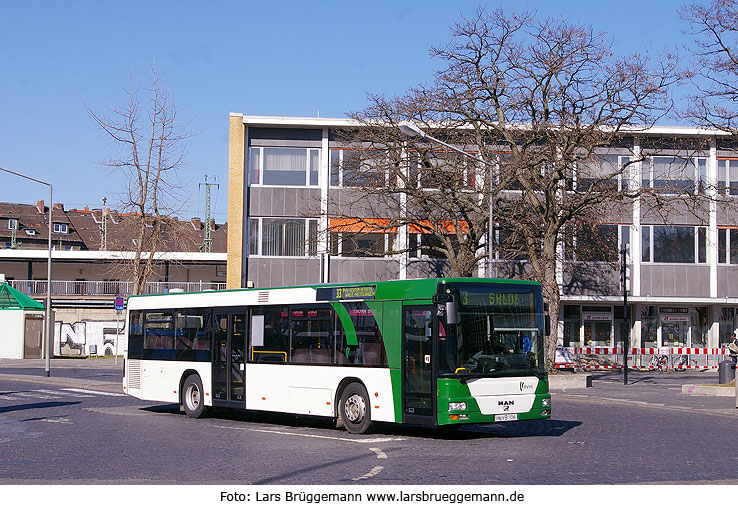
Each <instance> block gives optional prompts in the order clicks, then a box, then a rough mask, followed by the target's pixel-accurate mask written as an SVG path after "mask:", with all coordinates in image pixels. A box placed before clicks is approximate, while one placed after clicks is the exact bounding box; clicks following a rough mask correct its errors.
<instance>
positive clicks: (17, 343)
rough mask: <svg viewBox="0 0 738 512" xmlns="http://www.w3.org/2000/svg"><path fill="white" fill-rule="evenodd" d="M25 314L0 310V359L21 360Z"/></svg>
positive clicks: (18, 311) (14, 310)
mask: <svg viewBox="0 0 738 512" xmlns="http://www.w3.org/2000/svg"><path fill="white" fill-rule="evenodd" d="M24 324H25V313H24V312H23V310H20V309H5V310H0V332H2V336H0V358H2V359H23V336H24V335H25V332H24V331H25V325H24Z"/></svg>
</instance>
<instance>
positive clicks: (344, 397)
mask: <svg viewBox="0 0 738 512" xmlns="http://www.w3.org/2000/svg"><path fill="white" fill-rule="evenodd" d="M339 414H340V416H341V421H342V422H343V425H344V427H346V430H348V431H349V432H350V433H352V434H367V433H369V432H370V431H371V429H372V426H373V423H372V415H371V409H370V403H369V395H368V393H367V392H366V389H365V388H364V386H362V385H361V384H359V383H358V382H352V383H351V384H349V385H348V386H346V388H345V389H344V390H343V393H341V400H340V402H339Z"/></svg>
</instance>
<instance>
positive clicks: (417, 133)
mask: <svg viewBox="0 0 738 512" xmlns="http://www.w3.org/2000/svg"><path fill="white" fill-rule="evenodd" d="M398 127H399V128H400V131H401V132H402V133H404V134H405V135H407V136H408V137H420V138H421V139H428V140H431V141H433V142H435V143H436V144H440V145H441V146H443V147H445V148H448V149H450V150H452V151H455V152H457V153H460V154H462V155H464V156H467V157H469V158H471V159H473V160H476V161H477V162H480V163H482V164H484V168H485V169H487V170H489V231H488V233H487V277H490V278H491V277H492V258H493V254H492V249H493V243H492V241H493V240H494V234H495V229H494V220H493V219H494V217H493V213H494V202H493V192H494V188H493V176H492V168H491V167H490V166H489V163H488V162H487V161H486V160H484V159H482V158H479V157H478V156H475V155H472V154H471V153H468V152H466V151H464V150H463V149H459V148H457V147H456V146H452V145H451V144H448V143H446V142H443V141H442V140H440V139H437V138H435V137H432V136H430V135H428V134H427V133H425V131H423V130H422V129H421V128H420V127H419V126H417V125H416V124H415V123H413V122H411V121H401V122H400V123H399V124H398Z"/></svg>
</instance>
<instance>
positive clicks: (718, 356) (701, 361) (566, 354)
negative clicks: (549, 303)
mask: <svg viewBox="0 0 738 512" xmlns="http://www.w3.org/2000/svg"><path fill="white" fill-rule="evenodd" d="M728 354H729V352H728V349H727V348H686V347H669V348H632V349H629V350H628V368H631V369H633V370H662V371H665V370H676V371H680V370H715V369H717V368H718V363H720V361H722V360H724V359H727V358H728ZM555 367H556V368H558V369H578V370H619V369H622V368H623V349H622V348H616V347H556V362H555Z"/></svg>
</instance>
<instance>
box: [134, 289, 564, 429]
mask: <svg viewBox="0 0 738 512" xmlns="http://www.w3.org/2000/svg"><path fill="white" fill-rule="evenodd" d="M127 307H128V350H127V354H126V359H125V369H124V376H123V388H124V390H125V392H126V393H128V394H130V395H132V396H135V397H138V398H140V399H143V400H154V401H163V402H179V403H180V405H182V406H183V407H184V410H185V412H186V413H187V414H188V415H189V416H191V417H195V418H196V417H199V416H200V415H202V414H203V412H204V411H205V410H206V409H208V408H210V407H232V408H238V409H248V410H254V411H273V412H283V413H290V414H298V415H316V416H325V417H329V418H337V419H340V420H341V422H342V423H343V425H344V426H345V428H346V429H347V430H348V431H349V432H351V433H356V434H361V433H365V432H367V431H369V430H370V428H371V427H372V425H373V424H374V423H375V422H393V423H408V424H419V425H435V426H447V425H463V424H469V423H495V422H503V421H517V420H533V419H541V418H549V417H550V415H551V395H550V394H549V392H548V377H547V373H546V356H545V334H546V330H547V322H548V318H547V317H546V316H545V314H544V307H543V300H542V297H541V285H540V284H539V283H535V282H531V281H512V280H501V279H419V280H406V281H387V282H375V283H358V284H324V285H312V286H301V287H294V288H272V289H239V290H225V291H208V292H196V293H177V294H172V293H170V294H167V295H148V296H133V297H130V298H129V299H128V306H127Z"/></svg>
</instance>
